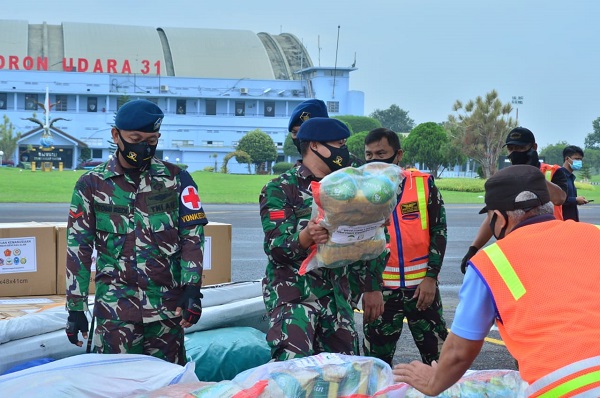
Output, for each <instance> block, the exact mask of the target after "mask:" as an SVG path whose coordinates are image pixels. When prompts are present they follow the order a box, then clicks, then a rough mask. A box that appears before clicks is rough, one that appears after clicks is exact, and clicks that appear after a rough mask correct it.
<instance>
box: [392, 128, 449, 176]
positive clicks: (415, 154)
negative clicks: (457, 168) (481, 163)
mask: <svg viewBox="0 0 600 398" xmlns="http://www.w3.org/2000/svg"><path fill="white" fill-rule="evenodd" d="M449 143H450V138H449V136H448V133H447V132H446V130H444V128H443V127H442V126H440V125H439V124H437V123H434V122H427V123H421V124H419V125H418V126H417V127H415V128H414V129H413V130H412V131H411V132H410V134H409V135H408V137H406V138H405V139H404V140H403V142H402V147H403V149H404V157H405V158H406V159H404V160H405V161H406V162H410V163H413V164H414V163H419V164H421V165H422V166H425V168H426V169H427V170H429V171H430V172H431V174H433V175H434V176H435V177H436V178H437V177H438V175H439V173H440V172H441V170H440V169H441V168H442V167H447V166H448V165H449V161H448V156H449V153H448V152H449ZM422 166H421V168H423V167H422Z"/></svg>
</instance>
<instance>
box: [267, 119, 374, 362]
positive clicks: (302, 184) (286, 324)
mask: <svg viewBox="0 0 600 398" xmlns="http://www.w3.org/2000/svg"><path fill="white" fill-rule="evenodd" d="M349 136H350V131H349V130H348V128H347V127H346V125H345V124H344V123H342V122H340V121H339V120H335V119H329V118H319V117H317V118H310V119H309V120H307V121H305V122H304V123H303V124H302V126H301V127H300V129H299V131H298V136H297V138H298V139H299V142H300V144H299V145H300V148H301V153H302V156H303V162H302V164H301V165H299V166H298V167H294V168H292V169H290V170H288V171H286V172H285V173H283V174H281V175H280V176H279V177H277V178H275V179H273V180H272V181H271V182H269V183H268V184H267V185H265V187H264V188H263V189H262V192H261V194H260V215H261V220H262V226H263V230H264V233H265V240H264V250H265V253H266V254H267V257H268V261H269V262H268V265H267V269H266V273H265V274H266V275H265V277H264V279H263V298H264V301H265V306H266V309H267V312H268V314H269V331H268V332H267V342H268V343H269V346H270V347H271V356H272V358H273V359H275V360H278V361H282V360H287V359H291V358H298V357H305V356H310V355H314V354H318V353H320V352H336V353H341V354H350V355H358V353H359V350H358V334H357V332H356V328H355V325H354V312H353V310H352V307H351V305H350V302H349V301H350V290H349V285H348V284H349V282H348V274H349V267H351V266H352V265H349V266H347V267H340V268H317V269H315V270H312V271H309V272H307V273H306V274H305V275H303V276H300V275H298V270H299V268H300V266H301V264H302V262H303V261H304V260H305V259H306V257H307V256H308V254H309V249H310V247H311V246H313V245H315V244H321V243H325V242H327V239H328V233H327V230H326V229H325V228H322V227H320V226H319V225H318V224H316V223H315V222H314V221H312V220H311V219H310V216H311V211H312V203H313V197H312V190H311V182H313V181H320V180H321V179H322V178H323V177H325V176H326V175H328V174H330V173H332V172H334V171H336V170H339V169H341V168H343V167H345V166H346V165H347V162H348V158H349V153H348V148H347V147H346V139H347V138H348V137H349ZM384 266H385V253H382V255H381V256H379V257H378V258H376V259H374V260H371V261H369V262H367V263H366V266H364V267H362V270H363V275H362V278H363V281H362V282H363V284H364V286H365V290H366V292H365V293H364V295H365V296H366V297H367V298H366V300H368V301H369V300H370V301H372V302H375V301H377V302H379V305H378V306H368V307H367V308H368V309H367V310H365V314H364V319H365V321H366V322H370V321H371V320H373V319H376V318H377V317H378V316H379V315H380V314H381V312H382V311H383V297H382V295H381V286H382V283H383V281H382V271H383V268H384Z"/></svg>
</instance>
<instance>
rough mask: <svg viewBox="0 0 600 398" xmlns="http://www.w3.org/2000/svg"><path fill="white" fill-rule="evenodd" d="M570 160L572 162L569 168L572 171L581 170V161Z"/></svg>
mask: <svg viewBox="0 0 600 398" xmlns="http://www.w3.org/2000/svg"><path fill="white" fill-rule="evenodd" d="M571 160H572V161H573V164H572V165H571V168H572V169H573V170H581V167H582V166H583V161H582V160H579V159H571Z"/></svg>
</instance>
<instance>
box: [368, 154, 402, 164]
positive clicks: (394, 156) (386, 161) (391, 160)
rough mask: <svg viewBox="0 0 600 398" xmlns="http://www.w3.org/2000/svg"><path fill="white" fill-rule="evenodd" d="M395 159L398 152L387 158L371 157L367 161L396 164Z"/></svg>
mask: <svg viewBox="0 0 600 398" xmlns="http://www.w3.org/2000/svg"><path fill="white" fill-rule="evenodd" d="M394 160H396V153H394V154H393V155H392V156H391V157H389V158H387V159H370V160H367V163H373V162H383V163H387V164H394Z"/></svg>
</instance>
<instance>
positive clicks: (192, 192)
mask: <svg viewBox="0 0 600 398" xmlns="http://www.w3.org/2000/svg"><path fill="white" fill-rule="evenodd" d="M181 203H183V205H184V206H185V207H187V208H188V209H191V210H199V209H200V208H201V207H202V203H201V202H200V195H198V190H197V189H196V188H195V187H194V186H193V185H188V186H187V187H185V188H184V189H183V191H181Z"/></svg>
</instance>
